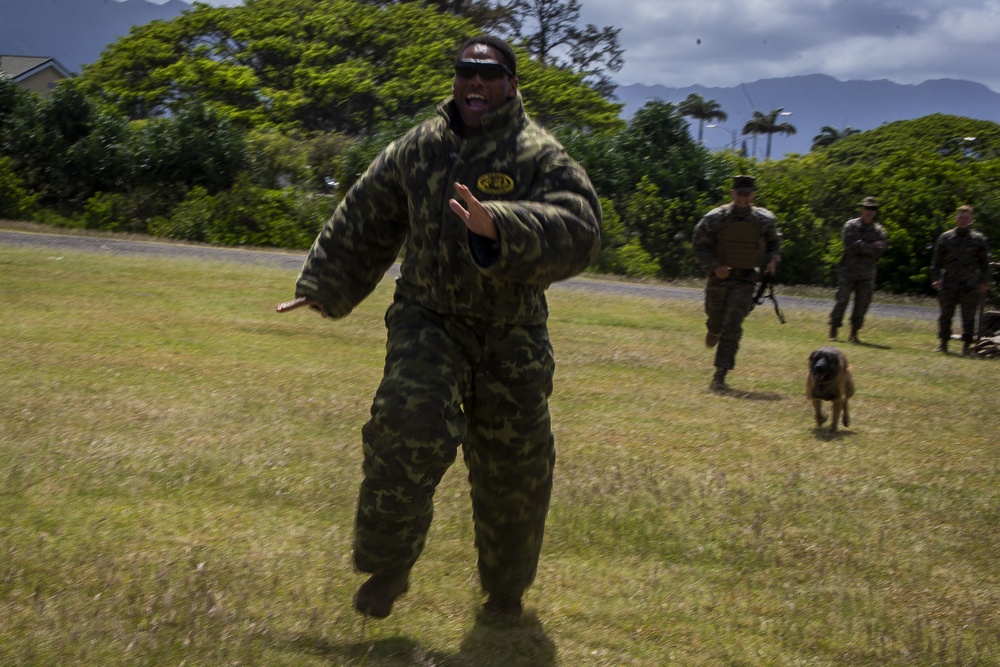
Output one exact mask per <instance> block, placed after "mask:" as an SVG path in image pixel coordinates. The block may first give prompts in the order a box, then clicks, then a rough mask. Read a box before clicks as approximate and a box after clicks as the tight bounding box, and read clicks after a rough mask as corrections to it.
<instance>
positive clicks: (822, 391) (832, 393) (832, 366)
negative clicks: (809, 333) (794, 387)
mask: <svg viewBox="0 0 1000 667" xmlns="http://www.w3.org/2000/svg"><path fill="white" fill-rule="evenodd" d="M852 396H854V375H853V374H852V373H851V365H850V364H849V363H847V356H846V355H845V354H844V353H843V352H841V351H840V349H839V348H836V347H821V348H819V349H818V350H815V351H813V353H812V354H810V355H809V375H808V377H807V378H806V398H808V399H809V400H810V401H812V404H813V409H814V410H815V411H816V426H817V428H818V427H820V426H822V425H823V422H825V421H826V415H824V414H823V409H822V406H821V404H822V402H823V401H832V402H833V423H832V424H830V433H836V432H837V422H838V421H840V419H841V416H843V420H844V426H845V427H846V426H848V425H850V423H851V417H850V414H849V413H848V411H847V400H848V399H849V398H851V397H852Z"/></svg>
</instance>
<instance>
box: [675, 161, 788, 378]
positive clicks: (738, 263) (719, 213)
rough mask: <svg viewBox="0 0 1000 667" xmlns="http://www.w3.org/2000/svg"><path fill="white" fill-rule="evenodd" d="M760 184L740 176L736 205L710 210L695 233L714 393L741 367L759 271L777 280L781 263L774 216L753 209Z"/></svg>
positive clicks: (735, 187) (735, 190) (735, 191)
mask: <svg viewBox="0 0 1000 667" xmlns="http://www.w3.org/2000/svg"><path fill="white" fill-rule="evenodd" d="M754 193H755V179H754V177H753V176H736V177H734V178H733V188H732V191H731V192H730V196H731V197H732V202H730V203H729V204H725V205H723V206H719V207H717V208H714V209H712V210H711V211H709V212H708V213H707V214H706V215H705V217H704V218H702V219H701V221H700V222H699V223H698V225H697V226H696V227H695V229H694V254H695V259H696V260H697V261H698V264H700V265H701V267H702V268H703V269H704V270H705V273H707V274H708V282H707V284H706V286H705V313H706V314H707V315H708V320H707V322H706V323H705V324H706V327H707V328H708V332H707V333H706V334H705V346H706V347H709V348H712V347H715V346H716V345H718V349H716V351H715V375H714V376H713V377H712V382H711V384H710V385H709V388H710V389H711V390H712V391H716V392H719V391H726V390H727V389H728V387H727V386H726V373H727V372H728V371H730V370H732V369H733V368H734V367H735V366H736V352H737V351H738V350H739V347H740V339H741V338H742V336H743V320H744V319H745V318H746V316H747V315H748V314H749V313H750V309H751V306H752V305H753V293H754V287H755V285H756V283H757V280H758V278H759V275H758V274H759V269H758V267H760V266H761V265H762V264H763V265H765V267H764V272H765V273H769V274H771V275H774V273H775V272H776V271H777V269H778V261H779V260H780V259H781V254H780V250H781V239H780V238H779V236H778V223H777V220H775V217H774V214H773V213H771V212H770V211H768V210H767V209H766V208H761V207H759V206H753V205H752V202H753V198H754Z"/></svg>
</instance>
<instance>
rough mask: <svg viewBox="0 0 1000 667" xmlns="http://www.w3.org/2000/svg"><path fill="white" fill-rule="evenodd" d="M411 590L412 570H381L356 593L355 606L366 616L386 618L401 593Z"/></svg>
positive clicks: (369, 578)
mask: <svg viewBox="0 0 1000 667" xmlns="http://www.w3.org/2000/svg"><path fill="white" fill-rule="evenodd" d="M408 590H410V571H409V570H408V569H407V570H395V571H390V572H379V573H377V574H373V575H372V576H370V577H368V581H366V582H365V583H363V584H361V588H359V589H358V592H357V593H355V594H354V608H355V609H357V610H358V611H360V612H361V613H362V614H364V615H365V616H371V617H372V618H385V617H386V616H388V615H389V614H391V613H392V605H393V603H394V602H395V601H396V598H398V597H399V596H400V595H402V594H403V593H405V592H406V591H408Z"/></svg>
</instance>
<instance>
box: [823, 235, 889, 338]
mask: <svg viewBox="0 0 1000 667" xmlns="http://www.w3.org/2000/svg"><path fill="white" fill-rule="evenodd" d="M886 238H887V237H886V233H885V229H884V228H883V227H882V225H880V224H878V223H877V222H872V223H870V224H865V223H863V222H862V221H861V218H854V219H852V220H848V221H847V222H846V223H845V224H844V229H843V231H842V232H841V240H842V241H843V246H844V254H843V256H841V258H840V263H839V264H838V265H837V272H838V278H839V280H838V283H837V293H836V296H835V297H834V305H833V310H832V311H831V312H830V325H831V326H835V327H840V326H841V325H842V324H843V322H844V313H845V311H846V310H847V304H848V302H849V301H850V300H851V295H852V294H853V295H854V309H853V310H852V311H851V327H852V328H854V329H860V328H861V327H862V326H863V325H864V322H865V315H866V314H867V313H868V308H869V307H870V306H871V302H872V295H873V294H874V292H875V278H876V276H877V272H878V266H877V263H878V258H879V257H881V256H882V254H883V253H884V252H885V247H884V246H882V247H879V246H877V245H875V243H876V242H877V241H882V242H883V243H884V242H885V241H886Z"/></svg>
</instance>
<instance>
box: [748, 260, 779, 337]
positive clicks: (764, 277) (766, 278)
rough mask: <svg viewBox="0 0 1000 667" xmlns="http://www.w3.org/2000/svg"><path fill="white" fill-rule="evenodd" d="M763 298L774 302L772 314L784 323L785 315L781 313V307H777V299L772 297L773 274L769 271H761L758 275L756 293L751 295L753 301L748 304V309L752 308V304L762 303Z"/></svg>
mask: <svg viewBox="0 0 1000 667" xmlns="http://www.w3.org/2000/svg"><path fill="white" fill-rule="evenodd" d="M765 292H766V293H765ZM765 299H770V300H771V303H773V304H774V314H775V315H777V316H778V321H779V322H781V323H782V324H784V323H785V316H784V315H782V314H781V308H779V307H778V300H777V299H776V298H775V297H774V275H773V274H770V273H762V274H761V275H760V284H759V285H758V286H757V293H756V294H754V296H753V303H751V304H750V310H753V309H754V306H759V305H760V304H762V303H764V300H765Z"/></svg>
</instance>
